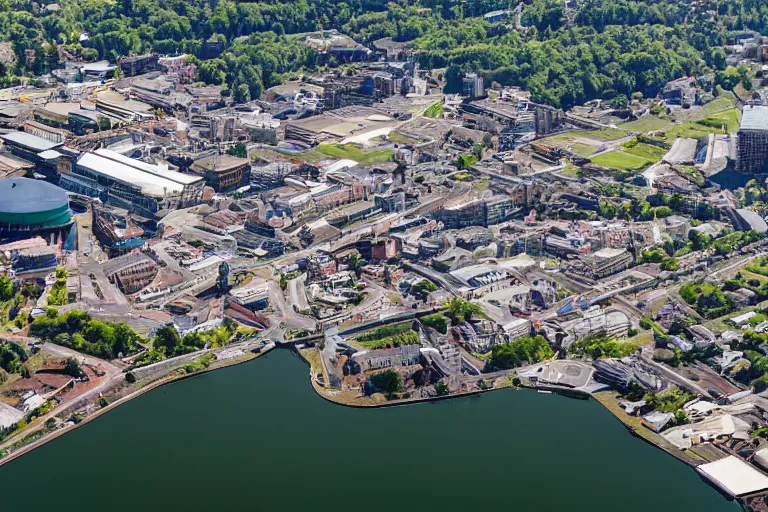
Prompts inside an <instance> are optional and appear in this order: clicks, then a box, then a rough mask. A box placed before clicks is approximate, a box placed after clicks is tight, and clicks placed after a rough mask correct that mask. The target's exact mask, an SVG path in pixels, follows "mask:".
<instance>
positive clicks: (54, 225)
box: [0, 178, 72, 240]
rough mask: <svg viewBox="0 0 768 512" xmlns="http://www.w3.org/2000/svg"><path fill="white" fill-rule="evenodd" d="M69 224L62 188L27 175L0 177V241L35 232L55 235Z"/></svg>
mask: <svg viewBox="0 0 768 512" xmlns="http://www.w3.org/2000/svg"><path fill="white" fill-rule="evenodd" d="M71 226H72V210H70V208H69V197H68V196H67V192H66V191H65V190H64V189H61V188H59V187H57V186H56V185H52V184H50V183H48V182H45V181H40V180H34V179H30V178H5V179H0V240H18V239H21V238H29V237H32V236H35V235H41V236H44V237H47V235H51V234H54V235H55V236H56V237H57V238H58V236H61V235H66V234H67V233H68V232H69V228H70V227H71Z"/></svg>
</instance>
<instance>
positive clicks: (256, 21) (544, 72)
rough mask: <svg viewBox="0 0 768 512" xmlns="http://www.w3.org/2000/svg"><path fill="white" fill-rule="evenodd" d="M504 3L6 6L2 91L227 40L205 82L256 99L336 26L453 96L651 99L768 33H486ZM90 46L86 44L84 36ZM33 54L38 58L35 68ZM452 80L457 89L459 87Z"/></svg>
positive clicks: (587, 9) (90, 1)
mask: <svg viewBox="0 0 768 512" xmlns="http://www.w3.org/2000/svg"><path fill="white" fill-rule="evenodd" d="M507 5H508V3H507V2H505V1H499V0H478V1H473V2H461V1H460V0H423V1H421V2H420V3H418V4H417V3H415V2H413V1H400V2H390V3H386V2H384V1H382V0H350V1H347V2H335V1H331V0H283V1H276V0H268V1H258V2H232V1H229V0H224V1H215V0H61V1H60V2H59V3H58V4H56V6H57V7H53V8H49V4H38V3H36V2H30V1H21V0H0V41H9V42H10V43H11V44H12V46H13V49H14V50H15V53H16V55H17V57H18V58H17V60H16V62H15V63H13V64H6V65H5V66H3V65H2V64H0V76H1V77H2V78H0V85H8V84H10V83H13V81H14V80H15V78H14V77H15V76H24V75H30V76H31V75H39V74H42V73H45V72H47V71H49V70H50V69H52V68H53V67H55V66H57V65H58V52H57V50H56V48H57V45H62V46H64V47H65V48H66V49H67V51H68V52H69V53H70V54H72V55H75V56H81V57H83V58H85V59H88V60H92V59H97V58H106V59H111V60H114V59H116V58H118V57H120V56H123V55H129V54H137V53H141V52H144V51H149V50H152V51H156V52H160V53H164V54H176V53H180V52H186V53H189V54H192V55H197V56H200V55H201V49H202V47H203V43H204V42H205V41H209V40H220V41H222V42H224V43H225V45H226V48H227V49H228V51H227V52H226V53H225V54H224V55H223V56H222V57H220V58H217V59H212V60H208V61H205V62H203V63H202V64H201V65H200V68H199V79H200V80H202V81H206V82H209V83H214V84H222V83H225V84H227V85H228V86H229V87H230V88H232V89H233V90H236V88H238V86H241V85H243V84H244V85H245V86H247V88H248V92H249V96H250V97H256V96H258V95H259V94H260V93H261V91H262V90H263V88H264V87H269V86H271V85H274V84H277V83H279V82H280V81H281V80H283V79H284V76H285V74H287V73H291V72H295V71H297V70H300V69H308V70H311V69H312V68H313V67H314V66H316V64H317V55H315V54H314V53H313V52H311V51H310V50H308V49H306V48H305V47H304V45H303V44H301V43H300V42H299V41H297V39H296V38H295V37H292V35H293V34H297V33H302V32H308V31H314V30H318V29H320V28H326V29H327V28H337V29H339V30H343V31H345V32H347V33H348V34H350V35H351V36H353V37H355V38H357V39H359V40H361V41H362V42H370V41H372V40H375V39H377V38H380V37H387V36H389V37H393V38H395V39H396V40H399V41H407V42H409V43H410V44H411V45H412V46H413V47H414V48H415V49H417V50H418V51H419V53H418V55H419V57H418V58H419V60H420V62H421V64H422V66H423V67H431V68H442V67H446V68H448V72H447V73H448V74H447V78H449V88H450V87H451V85H452V84H454V83H455V78H456V77H458V76H459V75H460V73H462V72H463V71H466V70H475V71H481V72H483V73H484V74H485V75H486V76H487V77H488V78H489V79H490V80H493V81H497V82H499V83H501V84H504V85H521V86H523V87H526V88H528V89H530V90H531V91H532V93H533V95H534V98H535V99H536V100H539V101H542V102H546V103H549V104H552V105H555V106H561V107H568V106H571V105H574V104H578V103H582V102H584V101H585V100H589V99H592V98H598V97H618V98H628V97H629V96H630V95H631V94H632V93H635V92H640V93H642V94H644V95H646V96H652V95H655V94H656V93H657V92H658V91H659V88H660V87H661V86H662V85H663V84H664V83H665V82H667V81H668V80H671V79H673V78H676V77H680V76H683V75H689V74H695V73H699V72H702V71H704V70H706V69H723V68H724V67H725V55H724V53H723V51H722V48H721V47H722V45H723V44H725V36H726V33H727V32H728V31H731V30H739V29H743V28H750V29H754V30H759V31H761V32H763V33H768V2H764V1H760V0H728V1H726V0H723V1H719V2H718V1H712V2H710V3H709V5H705V6H703V7H702V6H701V2H697V5H698V6H697V7H696V8H693V7H692V6H691V5H690V2H687V1H671V0H668V1H661V2H658V1H655V0H581V1H579V2H575V1H572V2H571V5H574V6H576V7H575V9H573V10H571V11H570V12H566V11H565V7H564V3H563V1H562V0H533V2H532V3H531V4H530V5H527V6H526V7H525V8H524V10H523V13H522V16H521V19H520V22H521V24H522V25H523V26H525V27H529V28H528V30H526V31H518V30H514V29H511V28H509V27H508V26H506V25H504V24H495V25H492V24H489V23H488V22H486V21H484V20H483V19H482V17H481V16H482V14H484V13H486V12H488V11H490V10H492V9H497V8H505V7H507ZM83 32H86V33H88V34H89V36H90V38H89V40H88V41H85V42H83V43H82V44H81V43H80V34H81V33H83ZM26 50H35V52H34V55H35V58H33V59H30V58H28V54H29V52H26ZM450 79H454V80H450Z"/></svg>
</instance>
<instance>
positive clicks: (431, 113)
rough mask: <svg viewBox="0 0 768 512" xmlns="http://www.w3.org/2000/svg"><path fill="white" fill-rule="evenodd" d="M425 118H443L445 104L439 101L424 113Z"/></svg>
mask: <svg viewBox="0 0 768 512" xmlns="http://www.w3.org/2000/svg"><path fill="white" fill-rule="evenodd" d="M424 117H431V118H432V119H442V118H443V102H442V101H438V102H437V103H435V104H434V105H432V106H431V107H429V108H428V109H427V110H425V111H424Z"/></svg>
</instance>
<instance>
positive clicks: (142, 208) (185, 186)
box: [60, 149, 205, 218]
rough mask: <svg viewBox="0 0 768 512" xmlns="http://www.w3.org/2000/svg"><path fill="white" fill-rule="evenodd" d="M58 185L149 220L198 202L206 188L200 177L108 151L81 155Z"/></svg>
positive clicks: (102, 150)
mask: <svg viewBox="0 0 768 512" xmlns="http://www.w3.org/2000/svg"><path fill="white" fill-rule="evenodd" d="M60 183H61V186H62V187H63V188H65V189H67V190H70V191H72V192H77V193H79V194H84V195H87V196H91V197H99V198H100V199H101V200H102V201H104V202H105V203H109V204H113V205H115V206H119V207H122V208H126V209H128V210H130V211H136V212H138V213H140V214H142V215H145V216H148V217H150V218H152V217H158V216H160V217H161V216H162V214H163V213H164V212H167V211H168V210H173V209H176V208H186V207H189V206H194V205H196V204H198V203H200V201H201V200H202V198H203V187H204V185H205V182H204V180H203V178H202V177H200V176H192V175H189V174H182V173H180V172H176V171H171V170H169V169H168V167H167V166H163V165H157V164H150V163H147V162H142V161H141V160H136V159H134V158H129V157H126V156H123V155H121V154H120V153H116V152H115V151H111V150H109V149H98V150H96V151H95V152H93V153H85V154H83V155H82V156H81V157H80V158H79V159H78V161H77V162H76V163H75V165H74V167H73V169H72V174H62V176H61V182H60Z"/></svg>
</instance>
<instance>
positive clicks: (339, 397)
mask: <svg viewBox="0 0 768 512" xmlns="http://www.w3.org/2000/svg"><path fill="white" fill-rule="evenodd" d="M270 351H271V349H268V350H264V351H262V352H260V353H258V354H254V353H248V354H247V355H245V356H244V357H238V358H233V359H231V360H224V361H220V362H217V363H214V364H212V365H211V366H209V367H208V368H205V369H203V370H200V371H198V372H195V373H190V374H183V375H169V376H167V377H164V378H161V379H158V380H156V381H153V382H151V383H149V384H147V385H145V386H142V387H141V388H140V389H137V390H135V391H132V392H130V393H128V394H127V395H125V396H122V397H120V398H119V399H117V400H114V401H112V402H110V403H109V404H107V405H106V406H104V407H102V408H100V409H98V410H96V411H94V412H93V413H91V414H89V415H88V416H87V417H85V418H84V419H83V421H81V422H79V423H77V424H74V425H71V426H68V427H64V428H60V429H58V430H56V431H53V432H51V433H50V434H48V435H45V436H44V437H42V438H40V439H38V440H36V441H34V442H32V443H30V444H29V445H26V446H24V447H22V448H20V449H17V450H16V451H14V452H12V453H10V454H9V455H8V456H6V457H4V458H3V459H0V466H2V465H4V464H7V463H9V462H11V461H13V460H16V459H17V458H19V457H21V456H22V455H24V454H27V453H29V452H31V451H33V450H35V449H38V448H40V447H42V446H44V445H46V444H47V443H49V442H51V441H53V440H55V439H58V438H59V437H61V436H62V435H63V434H66V433H69V432H72V431H75V430H77V429H78V428H80V427H82V426H84V425H86V424H89V423H90V422H91V421H92V420H94V419H96V418H99V417H101V416H102V415H104V414H106V413H107V412H109V411H112V410H114V409H116V408H118V407H120V406H122V405H125V404H127V403H128V402H130V401H132V400H133V399H135V398H138V397H140V396H142V395H144V394H145V393H148V392H149V391H152V390H155V389H157V388H159V387H161V386H164V385H166V384H171V383H175V382H179V381H183V380H187V379H189V378H191V377H197V376H202V375H205V374H207V373H210V372H213V371H215V370H218V369H223V368H228V367H231V366H235V365H239V364H242V363H245V362H248V361H251V360H253V359H256V358H259V357H261V356H262V355H264V354H266V353H269V352H270ZM291 353H293V354H294V355H295V356H298V357H299V358H300V359H301V360H302V361H303V362H304V363H305V364H306V365H307V366H308V367H309V377H310V385H311V386H312V388H313V390H314V391H315V393H316V394H317V395H319V396H320V397H321V398H323V399H324V400H325V401H327V402H330V403H332V404H334V405H342V406H345V407H349V408H356V409H374V408H391V407H398V406H404V405H411V404H418V403H424V402H430V403H435V402H443V401H448V400H453V399H460V398H467V397H473V396H479V395H481V394H483V393H487V392H489V391H498V390H501V389H526V388H528V389H530V390H534V389H540V388H538V387H536V386H533V385H522V386H520V387H515V386H512V384H511V381H512V379H511V377H508V376H502V377H499V378H497V379H494V381H493V384H494V386H493V387H489V388H488V389H484V390H475V391H471V392H462V393H454V394H450V395H444V396H437V397H416V398H407V399H399V400H389V401H387V400H384V401H380V400H378V401H377V400H374V399H373V398H371V397H361V396H360V395H359V393H357V392H355V391H337V390H329V389H327V388H325V387H324V386H323V385H322V383H321V382H320V379H319V378H318V376H320V375H324V373H323V369H322V363H321V362H320V358H319V354H318V353H317V349H314V348H310V349H296V350H291ZM496 383H499V384H500V385H499V386H496V385H495V384H496ZM526 384H527V383H526ZM547 389H548V390H552V391H554V392H555V393H558V394H563V395H566V396H569V397H571V398H588V397H591V398H594V399H595V401H596V402H598V403H599V404H600V405H601V406H602V407H603V408H604V409H606V410H608V411H609V412H610V413H611V414H612V415H613V416H614V417H615V418H616V419H618V420H619V421H621V423H622V424H623V425H624V426H625V428H626V429H627V430H628V431H629V432H630V433H631V434H632V435H633V436H635V437H637V438H639V439H642V440H643V441H644V442H646V443H648V444H651V445H653V446H654V447H656V448H659V449H661V450H662V451H664V452H666V453H667V454H669V455H672V456H673V457H675V458H676V459H677V460H679V461H681V462H683V463H685V464H686V465H687V466H689V467H695V466H696V465H697V464H699V463H701V462H704V461H703V460H697V459H694V458H693V457H691V456H689V455H688V454H685V453H682V452H680V451H679V450H675V449H674V447H669V446H665V445H664V444H665V443H666V441H665V440H664V439H663V438H662V437H661V436H660V435H658V434H656V433H654V432H651V431H650V430H648V429H647V428H645V427H644V426H642V424H641V423H640V421H639V419H638V418H635V417H633V416H629V415H626V414H625V413H624V412H623V410H621V409H620V408H619V407H618V403H617V401H616V400H615V397H614V396H613V395H614V393H612V392H598V393H593V394H589V393H582V392H574V390H571V389H566V388H563V389H560V388H558V387H549V386H548V387H547ZM574 393H575V394H576V395H578V396H574ZM541 399H544V398H543V397H541ZM66 412H67V411H61V412H60V414H61V413H66ZM691 455H695V454H691Z"/></svg>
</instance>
